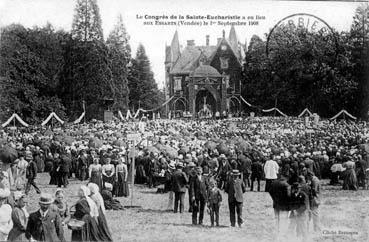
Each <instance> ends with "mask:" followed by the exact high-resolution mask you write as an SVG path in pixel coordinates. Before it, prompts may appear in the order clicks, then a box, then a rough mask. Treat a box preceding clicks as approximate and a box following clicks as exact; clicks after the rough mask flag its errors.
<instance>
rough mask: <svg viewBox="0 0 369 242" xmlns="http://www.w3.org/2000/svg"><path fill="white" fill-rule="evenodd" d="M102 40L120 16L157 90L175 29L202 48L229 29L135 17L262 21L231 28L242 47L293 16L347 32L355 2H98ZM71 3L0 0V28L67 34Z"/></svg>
mask: <svg viewBox="0 0 369 242" xmlns="http://www.w3.org/2000/svg"><path fill="white" fill-rule="evenodd" d="M97 2H98V5H99V8H100V14H101V18H102V25H103V30H104V37H105V38H106V37H107V36H108V34H109V32H110V31H111V30H112V28H113V26H114V24H115V23H116V21H117V16H118V14H122V16H123V21H124V23H125V25H126V28H127V31H128V33H129V35H130V37H131V39H130V44H131V46H132V50H133V51H132V56H134V55H135V51H136V48H137V45H138V43H140V42H141V43H142V44H143V45H144V46H145V48H146V52H147V55H148V57H149V59H150V61H151V66H152V70H153V72H154V74H155V79H156V82H157V83H158V85H159V87H162V86H163V83H164V57H165V55H164V50H165V44H166V43H167V44H170V42H171V40H172V38H173V34H174V32H175V30H178V34H179V40H180V43H181V45H183V46H185V45H186V40H189V39H193V40H195V43H196V44H198V45H205V36H206V35H210V45H215V44H216V39H217V38H219V37H221V36H222V30H223V29H224V30H225V31H226V36H228V33H229V29H230V27H229V26H227V27H223V26H218V25H214V26H157V25H154V26H144V25H143V20H142V19H137V17H136V16H137V15H143V16H144V15H151V16H152V15H163V14H164V15H167V16H170V15H179V14H181V15H184V16H185V15H187V14H188V15H208V14H209V15H239V16H246V17H247V16H256V15H259V16H265V20H260V21H259V23H258V25H256V26H249V25H247V26H236V32H237V35H238V38H239V40H240V41H241V42H242V43H244V42H245V40H247V41H248V40H249V39H250V38H251V36H252V35H254V34H257V35H259V36H260V37H263V36H264V33H267V32H268V31H269V30H270V29H271V28H272V27H273V26H274V25H275V24H276V23H277V22H278V21H279V20H281V19H283V18H284V17H287V16H289V15H291V14H296V13H308V14H314V15H315V16H317V17H319V18H321V19H323V20H325V21H326V22H327V23H328V24H329V25H330V26H331V27H332V28H335V29H337V30H349V28H350V25H351V23H352V18H353V15H354V12H355V9H356V7H357V6H358V5H359V4H360V3H358V2H342V1H340V2H334V1H330V2H318V1H311V2H302V1H298V2H293V1H245V0H222V1H221V0H204V1H199V0H185V1H174V0H156V1H153V0H97ZM75 4H76V0H62V1H60V0H0V25H1V26H4V25H8V24H11V23H20V24H22V25H24V26H26V27H32V26H35V25H37V26H43V25H45V24H46V22H50V23H51V24H52V25H53V26H54V27H55V28H56V29H64V30H66V31H70V30H71V26H72V20H73V14H74V7H75Z"/></svg>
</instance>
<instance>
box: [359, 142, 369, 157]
mask: <svg viewBox="0 0 369 242" xmlns="http://www.w3.org/2000/svg"><path fill="white" fill-rule="evenodd" d="M359 147H360V150H361V151H363V152H365V153H368V154H369V144H368V143H366V144H361V145H360V146H359Z"/></svg>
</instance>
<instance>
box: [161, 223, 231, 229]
mask: <svg viewBox="0 0 369 242" xmlns="http://www.w3.org/2000/svg"><path fill="white" fill-rule="evenodd" d="M162 224H163V225H172V226H175V227H190V228H198V229H223V228H229V226H226V225H219V226H214V227H211V226H210V225H193V224H185V223H181V224H176V223H162Z"/></svg>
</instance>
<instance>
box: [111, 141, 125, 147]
mask: <svg viewBox="0 0 369 242" xmlns="http://www.w3.org/2000/svg"><path fill="white" fill-rule="evenodd" d="M113 145H114V146H118V147H123V146H126V144H125V143H124V142H123V140H115V141H114V142H113Z"/></svg>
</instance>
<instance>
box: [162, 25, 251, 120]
mask: <svg viewBox="0 0 369 242" xmlns="http://www.w3.org/2000/svg"><path fill="white" fill-rule="evenodd" d="M205 42H206V44H205V45H203V46H197V45H195V42H194V41H193V40H187V45H186V46H185V48H183V50H181V47H180V44H179V38H178V32H177V31H176V32H175V34H174V37H173V40H172V42H171V45H170V46H166V49H165V77H166V80H165V82H166V86H165V92H166V100H170V101H169V102H168V104H167V106H166V111H167V113H168V114H169V113H170V114H169V115H170V116H171V117H174V116H175V117H182V116H191V117H209V116H213V117H214V116H223V115H225V114H226V113H236V112H240V111H241V108H242V105H241V104H242V103H241V99H240V95H241V88H242V83H241V80H242V73H243V64H244V60H245V47H246V45H242V44H241V43H240V42H239V41H238V38H237V35H236V31H235V29H234V27H233V26H232V27H231V29H230V32H229V37H228V38H226V37H225V31H224V30H223V35H222V38H218V39H217V45H215V46H210V45H209V42H210V36H209V35H207V36H206V39H205Z"/></svg>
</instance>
